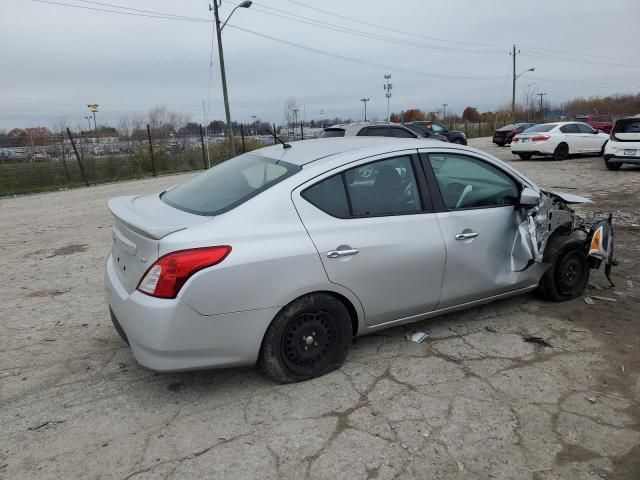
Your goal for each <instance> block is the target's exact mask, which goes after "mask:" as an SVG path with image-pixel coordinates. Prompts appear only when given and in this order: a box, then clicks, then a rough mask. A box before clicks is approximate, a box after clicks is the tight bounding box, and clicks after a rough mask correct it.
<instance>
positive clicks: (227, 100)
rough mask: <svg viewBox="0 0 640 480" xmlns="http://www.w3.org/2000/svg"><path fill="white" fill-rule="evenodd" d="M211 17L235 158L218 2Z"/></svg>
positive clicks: (231, 145) (225, 111) (232, 151)
mask: <svg viewBox="0 0 640 480" xmlns="http://www.w3.org/2000/svg"><path fill="white" fill-rule="evenodd" d="M209 8H211V7H209ZM232 13H233V12H232ZM213 16H214V18H215V21H216V36H217V37H218V60H220V76H221V77H222V96H223V98H224V113H225V115H226V118H227V137H228V138H229V153H230V154H231V157H235V156H236V145H235V140H234V138H233V125H231V111H230V110H229V95H228V93H227V74H226V72H225V70H224V54H223V53H222V30H221V29H220V16H219V15H218V0H213Z"/></svg>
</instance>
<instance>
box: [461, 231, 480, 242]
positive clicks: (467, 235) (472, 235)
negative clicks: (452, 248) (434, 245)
mask: <svg viewBox="0 0 640 480" xmlns="http://www.w3.org/2000/svg"><path fill="white" fill-rule="evenodd" d="M478 235H480V234H479V233H478V232H468V233H458V234H457V235H456V240H469V239H470V238H476V237H477V236H478Z"/></svg>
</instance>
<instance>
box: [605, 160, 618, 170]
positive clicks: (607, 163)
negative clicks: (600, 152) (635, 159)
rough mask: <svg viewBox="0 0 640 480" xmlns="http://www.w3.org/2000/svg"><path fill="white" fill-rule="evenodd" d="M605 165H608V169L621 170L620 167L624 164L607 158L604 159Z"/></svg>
mask: <svg viewBox="0 0 640 480" xmlns="http://www.w3.org/2000/svg"><path fill="white" fill-rule="evenodd" d="M604 166H605V167H607V170H613V171H615V170H620V167H621V166H622V164H621V163H611V162H610V161H609V160H607V159H605V161H604Z"/></svg>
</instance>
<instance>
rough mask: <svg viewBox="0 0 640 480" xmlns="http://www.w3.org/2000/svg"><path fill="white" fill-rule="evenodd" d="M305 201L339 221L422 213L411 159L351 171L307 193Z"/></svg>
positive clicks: (367, 164) (335, 176)
mask: <svg viewBox="0 0 640 480" xmlns="http://www.w3.org/2000/svg"><path fill="white" fill-rule="evenodd" d="M345 188H346V190H345ZM302 197H303V198H304V199H306V200H307V201H309V202H310V203H311V204H313V205H315V206H316V207H318V208H319V209H321V210H323V211H324V212H326V213H328V214H329V215H333V216H335V217H339V218H348V217H351V218H357V217H368V216H381V215H396V214H406V213H418V212H420V211H422V203H421V201H420V195H419V192H418V187H417V182H416V177H415V174H414V171H413V165H412V163H411V157H409V156H403V157H395V158H390V159H385V160H378V161H376V162H370V163H366V164H364V165H359V166H357V167H354V168H350V169H349V170H345V171H344V172H342V173H339V174H337V175H333V176H332V177H329V178H327V179H324V180H322V181H321V182H319V183H317V184H315V185H313V186H311V187H309V188H307V189H305V190H304V191H303V192H302Z"/></svg>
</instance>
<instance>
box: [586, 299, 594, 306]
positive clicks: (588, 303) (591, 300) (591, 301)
mask: <svg viewBox="0 0 640 480" xmlns="http://www.w3.org/2000/svg"><path fill="white" fill-rule="evenodd" d="M584 303H586V304H587V305H594V304H595V302H594V301H593V299H592V298H591V297H584Z"/></svg>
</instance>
